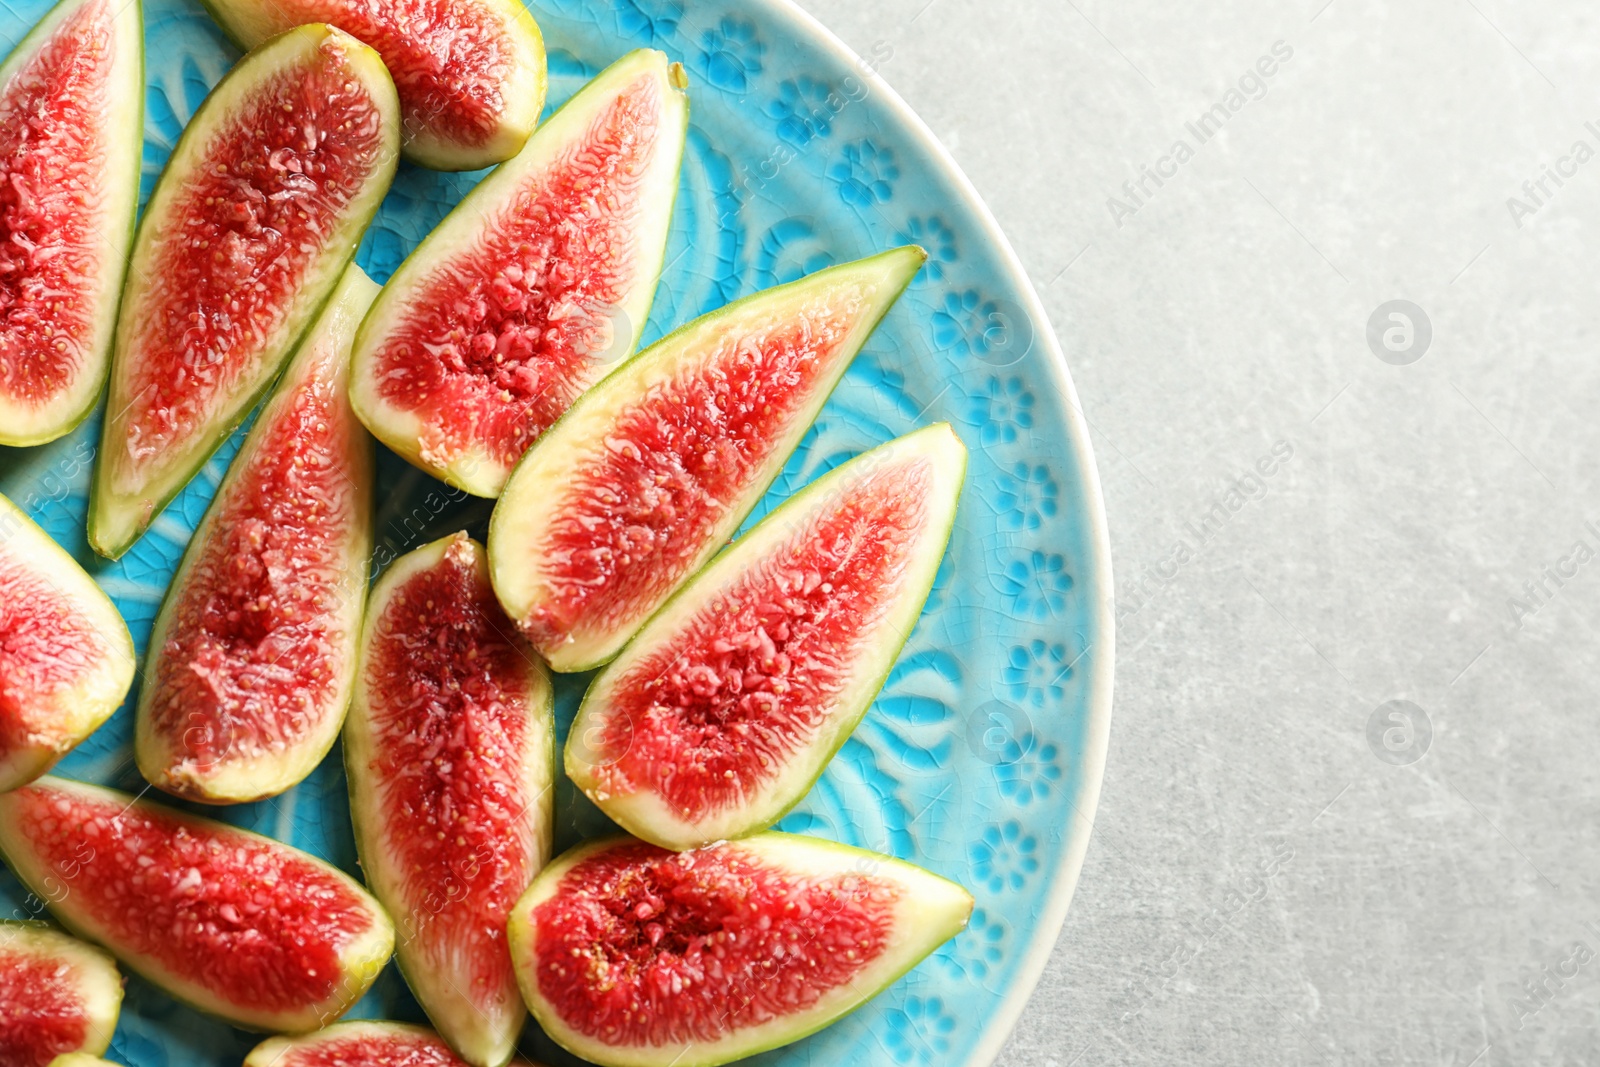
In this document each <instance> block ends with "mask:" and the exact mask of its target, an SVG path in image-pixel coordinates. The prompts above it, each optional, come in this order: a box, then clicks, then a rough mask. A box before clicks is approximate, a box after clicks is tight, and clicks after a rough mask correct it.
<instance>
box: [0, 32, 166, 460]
mask: <svg viewBox="0 0 1600 1067" xmlns="http://www.w3.org/2000/svg"><path fill="white" fill-rule="evenodd" d="M141 23H142V19H141V14H140V7H139V2H138V0H61V3H59V4H57V5H56V6H55V7H54V8H52V9H51V10H50V11H49V12H48V13H47V14H46V15H45V16H44V18H43V19H42V20H41V21H40V22H39V24H38V25H37V26H35V27H34V28H33V30H32V32H30V33H29V34H28V36H26V37H24V38H23V39H22V42H21V43H20V44H18V45H17V47H16V48H15V49H14V50H13V51H12V52H11V55H10V56H9V57H7V59H6V61H5V62H4V63H3V64H0V445H37V444H43V443H44V442H46V441H53V440H55V439H56V438H58V437H60V436H62V435H63V434H65V433H67V432H68V431H69V430H71V429H72V428H73V427H75V426H77V425H78V423H80V422H82V421H83V420H84V418H85V417H87V416H88V414H89V412H90V411H92V410H93V409H94V405H95V401H97V400H98V399H99V398H100V391H101V388H102V387H103V386H104V385H105V380H106V369H107V367H108V366H109V363H110V358H111V334H112V330H113V329H114V328H115V325H116V318H117V298H118V295H119V294H120V293H121V292H122V276H123V272H124V270H125V269H126V267H127V259H128V246H129V244H130V243H131V242H132V240H133V219H134V211H135V210H136V209H137V207H138V201H139V163H140V158H141V155H142V153H143V151H144V111H143V108H144V30H143V27H142V24H141Z"/></svg>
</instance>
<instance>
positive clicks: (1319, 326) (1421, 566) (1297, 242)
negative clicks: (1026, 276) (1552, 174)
mask: <svg viewBox="0 0 1600 1067" xmlns="http://www.w3.org/2000/svg"><path fill="white" fill-rule="evenodd" d="M805 2H806V6H807V7H809V8H810V9H811V10H812V11H813V12H814V13H816V14H817V15H818V16H819V17H820V18H821V19H822V20H823V21H824V22H826V23H827V24H828V25H829V26H831V27H832V28H833V29H834V30H835V31H836V32H838V33H839V34H840V35H841V36H842V37H844V39H845V40H847V41H848V42H850V43H851V44H853V45H854V46H856V47H857V48H858V49H862V50H864V49H866V48H868V47H870V46H871V45H872V44H873V42H875V41H887V42H890V43H892V45H893V48H894V56H893V59H892V60H891V61H889V62H888V63H887V64H885V66H884V68H883V71H882V73H883V75H884V77H885V78H886V79H887V80H888V81H889V82H890V83H891V84H892V85H894V86H895V87H896V88H897V89H898V90H899V91H900V92H901V93H902V94H903V95H904V96H905V97H906V98H907V99H908V100H909V101H910V103H911V105H912V106H913V107H914V108H915V109H916V110H917V111H918V112H919V113H920V114H921V115H922V116H923V118H924V119H926V120H927V122H928V124H929V125H930V126H931V127H932V128H933V130H934V131H935V133H937V134H938V135H939V136H940V137H941V138H942V139H943V140H944V141H945V143H946V144H947V145H949V147H950V148H951V149H952V150H953V151H954V153H955V156H956V158H957V160H958V161H959V162H960V164H961V165H962V167H963V168H964V169H965V170H966V172H967V173H968V174H969V175H970V176H971V177H972V179H973V181H974V182H975V183H976V185H977V186H978V188H979V190H980V191H981V192H982V193H983V195H984V196H985V197H986V198H987V200H988V202H989V204H990V205H991V207H992V208H993V209H994V211H995V213H996V214H997V215H998V216H999V219H1000V222H1001V224H1002V226H1003V227H1004V228H1005V230H1006V232H1007V233H1009V234H1010V235H1011V238H1012V240H1013V241H1014V242H1015V244H1016V247H1017V251H1018V253H1019V254H1020V256H1021V258H1022V261H1023V263H1024V265H1025V266H1026V267H1027V269H1028V271H1029V272H1030V274H1031V275H1032V277H1033V278H1034V280H1035V282H1036V284H1037V285H1038V287H1039V289H1040V291H1041V293H1042V294H1043V296H1044V300H1045V303H1046V305H1047V306H1048V308H1049V311H1050V314H1051V316H1052V319H1053V321H1054V324H1055V326H1056V329H1057V331H1058V333H1059V334H1060V336H1061V339H1062V342H1063V344H1064V346H1065V348H1066V350H1067V353H1068V359H1069V361H1070V363H1071V367H1072V372H1073V375H1074V376H1075V378H1076V380H1077V384H1078V388H1079V390H1080V391H1081V393H1082V395H1083V401H1084V406H1085V409H1086V412H1087V414H1088V417H1089V419H1090V421H1091V423H1092V424H1093V426H1094V442H1095V446H1096V449H1097V451H1098V460H1099V465H1100V470H1101V473H1102V476H1103V477H1104V480H1105V488H1106V498H1107V505H1108V508H1109V512H1110V519H1111V528H1112V539H1113V544H1114V546H1115V562H1116V567H1117V571H1118V575H1117V578H1118V582H1117V585H1118V599H1119V613H1120V614H1121V615H1122V619H1121V623H1120V634H1119V636H1120V645H1121V648H1120V655H1119V662H1118V671H1117V674H1118V678H1117V699H1116V713H1115V721H1114V725H1113V730H1112V745H1111V753H1110V763H1109V770H1108V773H1107V776H1106V782H1105V791H1104V795H1103V798H1102V801H1101V808H1100V815H1099V821H1098V824H1097V826H1096V829H1095V834H1094V838H1093V842H1092V844H1091V846H1090V850H1089V856H1088V861H1087V864H1086V866H1085V868H1084V872H1083V878H1082V882H1081V884H1080V887H1079V890H1078V896H1077V900H1076V902H1075V903H1074V905H1073V909H1072V913H1071V915H1070V917H1069V918H1068V920H1067V924H1066V928H1065V931H1064V933H1063V934H1062V937H1061V940H1060V942H1059V944H1058V945H1057V946H1056V949H1055V953H1054V956H1053V957H1052V959H1051V963H1050V966H1049V969H1048V971H1047V972H1046V974H1045V977H1044V980H1043V982H1042V983H1041V985H1040V987H1039V991H1038V993H1037V994H1036V996H1035V997H1034V1000H1033V1002H1032V1004H1031V1006H1030V1007H1029V1009H1028V1011H1027V1013H1026V1015H1025V1017H1024V1018H1023V1021H1022V1023H1021V1025H1020V1026H1019V1027H1018V1029H1017V1032H1016V1034H1015V1036H1014V1038H1013V1039H1012V1041H1011V1043H1010V1045H1009V1047H1008V1048H1007V1050H1006V1051H1005V1053H1004V1054H1003V1055H1002V1057H1001V1060H1000V1062H1001V1063H1002V1064H1004V1065H1006V1067H1051V1065H1053V1067H1066V1065H1068V1064H1078V1065H1083V1067H1089V1065H1099V1064H1139V1065H1144V1064H1151V1065H1154V1064H1173V1063H1184V1064H1201V1063H1204V1064H1239V1065H1256V1064H1260V1065H1267V1064H1272V1065H1277V1064H1299V1063H1312V1064H1314V1063H1334V1064H1441V1065H1442V1064H1455V1065H1468V1064H1473V1065H1475V1067H1489V1065H1499V1064H1590V1063H1594V1062H1597V1061H1600V1034H1597V1031H1596V1008H1597V1006H1600V983H1597V981H1596V976H1597V975H1600V960H1595V959H1591V958H1590V954H1591V948H1593V949H1600V908H1597V904H1596V889H1597V882H1600V862H1597V861H1596V857H1595V841H1596V836H1597V814H1600V812H1597V809H1600V789H1597V784H1596V783H1597V776H1596V773H1595V767H1596V752H1597V750H1600V717H1597V715H1596V706H1595V705H1596V700H1595V697H1596V694H1597V692H1600V678H1597V676H1596V671H1595V662H1596V661H1595V656H1594V654H1593V651H1592V648H1593V640H1594V632H1595V627H1596V624H1597V622H1600V560H1597V559H1591V558H1590V557H1591V555H1592V554H1593V553H1595V552H1600V533H1597V531H1600V466H1597V465H1596V464H1595V462H1594V457H1595V456H1596V455H1600V423H1597V421H1596V419H1595V417H1594V415H1595V411H1596V402H1597V400H1600V360H1597V349H1600V301H1597V299H1596V297H1597V291H1596V290H1597V277H1600V271H1597V269H1596V267H1595V262H1596V257H1595V255H1594V252H1593V248H1594V246H1595V242H1596V240H1597V239H1600V158H1597V159H1594V160H1587V159H1586V161H1585V162H1583V163H1582V164H1581V165H1580V164H1578V163H1577V161H1576V160H1575V159H1573V160H1569V161H1568V162H1566V163H1563V162H1562V160H1563V158H1564V157H1567V156H1568V154H1569V152H1570V151H1571V150H1572V148H1573V146H1574V142H1577V141H1582V142H1585V143H1586V145H1587V146H1588V148H1589V149H1590V150H1592V151H1600V92H1597V90H1600V63H1597V58H1600V56H1597V52H1600V25H1597V21H1600V15H1597V13H1596V9H1595V8H1594V6H1593V5H1592V4H1587V3H1581V2H1578V0H1548V2H1545V3H1541V4H1534V5H1519V4H1515V3H1512V2H1510V0H1426V2H1417V3H1404V4H1401V3H1393V4H1384V3H1375V2H1369V0H1332V2H1331V3H1327V4H1326V5H1324V3H1323V0H1305V2H1302V3H1296V4H1290V5H1284V4H1280V3H1268V2H1265V0H1216V2H1213V3H1207V4H1174V3H1171V2H1170V0H1128V2H1124V3H1108V2H1105V0H1076V2H1069V0H1005V2H1000V0H996V2H984V0H881V2H878V3H872V4H862V3H859V2H858V0H805ZM1280 41H1281V42H1283V46H1280V50H1281V48H1283V47H1287V48H1291V49H1292V50H1293V55H1292V57H1291V58H1289V59H1287V60H1286V61H1282V62H1281V63H1279V64H1278V65H1277V68H1276V72H1275V73H1274V74H1273V76H1272V77H1271V78H1270V79H1268V80H1266V81H1265V88H1264V90H1256V89H1255V86H1254V85H1253V84H1251V83H1248V82H1247V85H1246V88H1247V89H1248V90H1252V91H1253V92H1254V93H1255V95H1260V98H1259V99H1254V100H1251V101H1249V102H1248V103H1246V104H1244V105H1243V106H1242V107H1240V108H1239V110H1238V111H1237V112H1230V113H1229V117H1228V120H1227V122H1226V125H1225V127H1224V128H1223V132H1221V133H1220V134H1219V135H1217V136H1215V137H1214V138H1212V139H1210V140H1208V141H1207V142H1205V143H1204V144H1198V143H1197V140H1196V138H1195V137H1194V136H1193V135H1192V133H1190V132H1189V131H1188V130H1187V129H1186V126H1185V124H1186V123H1187V122H1191V121H1193V120H1195V119H1196V118H1197V117H1198V116H1199V115H1201V114H1202V113H1204V112H1205V111H1206V110H1207V109H1208V108H1210V107H1211V106H1212V105H1213V104H1215V103H1217V102H1218V101H1220V100H1223V99H1224V97H1225V94H1226V93H1227V92H1228V90H1229V89H1230V88H1231V87H1236V86H1237V85H1238V83H1239V79H1240V78H1241V76H1243V75H1245V74H1246V73H1247V72H1249V71H1251V70H1252V69H1253V68H1254V67H1255V65H1256V63H1257V61H1258V58H1259V57H1262V56H1266V55H1270V54H1271V52H1272V49H1273V46H1274V43H1275V42H1280ZM1263 92H1264V95H1262V93H1263ZM1590 120H1595V121H1596V125H1595V126H1594V127H1593V128H1588V127H1586V126H1585V123H1586V122H1588V121H1590ZM1179 138H1183V139H1184V140H1186V141H1187V142H1189V145H1190V147H1192V148H1195V153H1194V156H1193V158H1192V159H1188V160H1186V161H1185V162H1184V163H1183V165H1182V166H1181V167H1177V168H1176V170H1177V174H1176V176H1175V177H1173V178H1171V179H1169V180H1167V181H1166V183H1165V185H1164V186H1161V187H1159V188H1157V187H1155V186H1154V184H1153V183H1150V190H1151V192H1152V195H1150V196H1149V197H1148V198H1143V197H1142V198H1141V200H1142V202H1141V203H1139V204H1137V205H1135V204H1134V203H1133V201H1132V200H1131V198H1130V197H1128V196H1127V195H1126V194H1125V193H1123V192H1121V191H1120V187H1121V186H1122V183H1123V182H1125V181H1130V180H1135V181H1136V180H1137V179H1138V177H1139V174H1140V170H1139V168H1140V166H1141V164H1149V165H1151V166H1155V165H1156V164H1157V163H1158V162H1159V161H1160V159H1161V157H1162V156H1164V155H1166V154H1167V153H1168V151H1169V149H1170V148H1171V146H1172V145H1173V142H1174V141H1175V140H1177V139H1179ZM1580 154H1582V153H1580ZM1547 165H1548V166H1550V167H1556V166H1558V165H1560V166H1561V167H1562V168H1563V169H1565V170H1567V171H1569V172H1572V173H1571V174H1570V176H1569V177H1564V178H1563V182H1564V185H1561V186H1559V187H1558V186H1557V185H1556V184H1555V183H1554V182H1552V181H1550V180H1548V179H1547V180H1546V182H1545V188H1546V192H1547V193H1548V194H1549V195H1546V194H1545V193H1539V192H1538V190H1537V188H1535V189H1534V192H1535V193H1536V194H1538V201H1535V200H1534V198H1533V197H1532V196H1530V195H1529V194H1528V193H1526V192H1524V191H1523V189H1522V184H1523V182H1524V181H1530V180H1531V181H1537V180H1538V179H1539V178H1540V177H1541V176H1543V174H1544V172H1545V167H1546V166H1547ZM1167 169H1169V170H1170V169H1172V168H1171V167H1168V168H1167ZM1112 196H1118V197H1121V198H1122V199H1123V200H1124V201H1126V202H1128V203H1129V205H1130V206H1137V211H1136V212H1134V213H1133V214H1131V215H1129V216H1127V217H1124V218H1122V219H1121V220H1120V221H1121V225H1120V226H1119V225H1118V220H1116V219H1114V218H1113V216H1112V213H1111V212H1110V211H1109V210H1108V207H1107V200H1108V198H1109V197H1112ZM1511 197H1518V198H1520V199H1521V200H1523V201H1524V202H1525V204H1526V207H1527V208H1528V209H1529V210H1527V211H1522V210H1518V211H1517V212H1515V213H1514V212H1513V211H1512V210H1511V209H1510V207H1508V203H1507V201H1508V198H1511ZM1397 299H1399V300H1408V301H1411V302H1413V303H1414V304H1415V305H1418V306H1419V307H1420V308H1421V309H1422V310H1423V312H1424V313H1425V315H1426V317H1427V319H1428V321H1429V322H1430V323H1431V330H1432V337H1431V343H1430V344H1429V346H1428V347H1427V349H1426V351H1425V352H1422V353H1421V358H1420V359H1414V360H1412V361H1410V362H1406V360H1407V359H1408V358H1409V357H1415V356H1416V355H1417V354H1418V351H1417V349H1416V348H1415V347H1413V349H1412V350H1411V351H1410V352H1409V353H1406V352H1392V351H1389V350H1388V349H1385V348H1384V346H1383V343H1382V339H1381V335H1382V332H1383V331H1382V329H1381V328H1380V329H1379V330H1378V331H1377V334H1378V336H1379V341H1378V343H1377V346H1376V348H1377V351H1378V352H1380V353H1382V354H1383V355H1384V356H1385V357H1386V358H1383V359H1380V358H1379V356H1378V355H1377V354H1375V352H1374V349H1373V348H1372V347H1371V346H1369V343H1368V336H1367V334H1368V331H1367V324H1368V320H1369V318H1370V317H1371V316H1372V315H1373V313H1374V311H1375V310H1376V309H1378V308H1379V306H1380V305H1382V304H1384V303H1386V302H1388V301H1391V300H1397ZM1413 318H1415V315H1413ZM1382 325H1384V326H1389V325H1394V326H1400V325H1403V324H1400V323H1397V322H1390V321H1388V320H1385V321H1384V323H1383V324H1382ZM1415 337H1420V334H1415V335H1414V338H1415ZM1391 340H1392V341H1393V342H1395V343H1396V344H1397V345H1398V346H1399V347H1402V348H1403V347H1404V340H1405V338H1404V336H1403V331H1402V333H1397V334H1395V335H1393V337H1392V338H1391ZM1413 343H1415V341H1413ZM1275 445H1277V446H1278V447H1279V448H1280V450H1285V449H1287V448H1292V450H1293V454H1292V456H1291V457H1290V458H1289V459H1288V460H1286V461H1283V462H1281V463H1279V464H1277V467H1276V470H1275V473H1274V474H1273V475H1272V476H1271V477H1268V478H1264V479H1261V481H1260V484H1259V485H1258V484H1257V483H1255V482H1248V483H1246V484H1245V485H1244V486H1243V489H1244V490H1245V491H1246V494H1247V495H1248V496H1249V500H1248V502H1247V503H1245V504H1244V505H1243V506H1241V507H1240V508H1239V509H1238V510H1237V511H1226V509H1224V511H1225V514H1226V518H1225V520H1224V519H1223V518H1221V517H1218V518H1216V519H1215V520H1214V521H1213V522H1212V524H1211V526H1210V527H1209V528H1205V527H1204V526H1203V522H1204V519H1205V517H1206V516H1207V514H1208V513H1212V514H1216V513H1215V512H1213V508H1214V505H1215V503H1216V502H1217V501H1218V500H1219V499H1222V498H1223V497H1224V496H1225V494H1226V493H1227V492H1228V490H1229V488H1230V487H1232V486H1235V485H1236V483H1237V481H1238V479H1239V478H1240V477H1241V476H1242V475H1244V474H1245V473H1246V472H1247V471H1248V470H1249V469H1250V468H1251V466H1252V465H1253V464H1254V463H1255V462H1256V460H1257V459H1258V457H1262V456H1266V455H1269V454H1270V453H1271V452H1272V450H1273V448H1274V446H1275ZM1590 521H1594V523H1595V525H1594V526H1592V527H1591V526H1589V525H1587V524H1588V523H1589V522H1590ZM1191 524H1192V525H1191ZM1197 530H1198V531H1199V534H1198V535H1197V533H1196V531H1197ZM1180 543H1183V544H1184V545H1185V548H1186V551H1185V552H1182V553H1179V552H1177V546H1178V545H1179V544H1180ZM1180 556H1181V557H1182V558H1181V559H1180V558H1179V557H1180ZM1547 568H1548V569H1549V573H1548V575H1547ZM1541 582H1542V585H1543V588H1540V583H1541ZM1528 583H1533V584H1531V585H1530V584H1528ZM1391 700H1406V701H1410V702H1412V706H1413V707H1414V708H1416V709H1420V715H1421V716H1425V719H1426V722H1427V725H1428V728H1429V730H1430V731H1431V736H1429V738H1428V742H1427V745H1426V751H1425V752H1422V753H1421V756H1420V758H1415V757H1416V756H1417V755H1418V751H1419V750H1420V749H1421V748H1422V747H1423V744H1422V737H1423V734H1422V732H1421V731H1411V732H1410V733H1409V734H1408V729H1407V723H1408V721H1411V722H1418V723H1420V721H1421V719H1420V717H1419V713H1418V712H1417V711H1415V710H1407V706H1406V705H1397V706H1390V707H1388V708H1385V709H1384V710H1383V711H1382V712H1381V713H1380V714H1379V720H1378V722H1377V723H1376V724H1375V725H1374V726H1373V728H1371V729H1369V723H1372V720H1373V717H1374V714H1375V712H1377V709H1379V708H1380V706H1383V705H1385V704H1386V702H1388V701H1391ZM1397 709H1398V710H1397ZM1391 712H1393V713H1396V714H1399V715H1401V717H1400V718H1396V719H1390V718H1388V716H1389V714H1390V713H1391ZM1406 716H1409V720H1408V719H1407V717H1406ZM1413 760H1414V761H1413ZM1407 761H1411V762H1407ZM1263 871H1269V872H1271V873H1270V876H1268V877H1265V878H1262V877H1261V873H1262V872H1263ZM1575 943H1581V945H1582V947H1581V948H1579V949H1577V950H1575V949H1574V947H1573V946H1574V944H1575ZM1563 970H1565V971H1566V972H1567V974H1568V975H1570V977H1561V976H1560V972H1561V971H1563ZM1573 972H1576V973H1575V974H1574V973H1573ZM1530 990H1537V991H1536V992H1533V993H1530Z"/></svg>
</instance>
